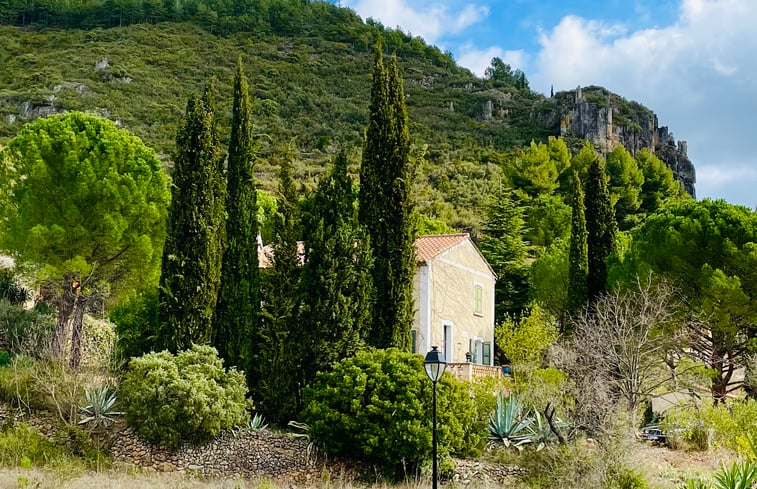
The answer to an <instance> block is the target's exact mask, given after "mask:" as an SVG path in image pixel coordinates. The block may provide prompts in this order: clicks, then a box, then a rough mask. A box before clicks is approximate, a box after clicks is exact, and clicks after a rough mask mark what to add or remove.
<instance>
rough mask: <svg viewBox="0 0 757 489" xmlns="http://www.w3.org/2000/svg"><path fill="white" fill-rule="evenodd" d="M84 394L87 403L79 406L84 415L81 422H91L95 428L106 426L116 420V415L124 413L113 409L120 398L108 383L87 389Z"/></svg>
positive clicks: (81, 413)
mask: <svg viewBox="0 0 757 489" xmlns="http://www.w3.org/2000/svg"><path fill="white" fill-rule="evenodd" d="M84 396H85V398H86V399H87V405H86V406H84V407H80V408H79V413H80V415H81V417H82V419H81V420H80V421H79V424H90V425H91V426H92V427H93V428H97V427H100V426H102V427H105V426H108V425H109V424H111V423H113V422H115V420H116V416H120V415H122V414H123V413H122V412H120V411H115V410H114V409H113V407H114V406H115V404H116V401H117V399H118V398H117V397H116V393H115V392H114V391H113V390H112V389H111V388H110V387H108V386H107V385H101V386H99V387H95V388H94V389H87V390H86V392H85V393H84Z"/></svg>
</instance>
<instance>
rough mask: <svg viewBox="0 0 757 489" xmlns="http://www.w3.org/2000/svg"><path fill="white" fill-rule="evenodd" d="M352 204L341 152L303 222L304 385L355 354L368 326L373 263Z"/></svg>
mask: <svg viewBox="0 0 757 489" xmlns="http://www.w3.org/2000/svg"><path fill="white" fill-rule="evenodd" d="M356 199H357V195H356V192H355V190H354V188H353V185H352V181H351V180H350V177H349V175H348V174H347V155H346V154H345V153H344V152H341V153H339V155H338V156H337V157H336V160H335V161H334V167H333V168H332V170H331V172H330V173H329V175H327V176H325V177H323V178H322V179H321V181H320V182H319V184H318V189H317V190H316V192H315V195H314V196H313V198H312V200H311V204H310V208H309V212H308V213H307V215H306V216H305V217H304V218H303V221H304V222H305V226H304V228H305V235H306V236H307V239H306V241H305V249H306V262H305V266H304V269H303V278H302V290H303V294H307V300H306V301H304V302H303V310H302V314H301V323H302V325H303V335H302V337H301V339H302V344H303V346H304V351H303V354H302V359H303V368H302V369H301V370H302V372H303V373H304V374H305V376H304V378H303V379H302V382H303V384H308V383H309V382H310V381H311V380H312V379H313V378H314V377H315V374H316V372H319V371H325V370H329V369H330V367H331V365H332V364H333V363H334V362H336V361H338V360H341V359H343V358H347V357H350V356H352V355H354V354H355V352H357V350H358V349H359V348H360V347H361V346H362V343H363V338H364V336H365V335H364V330H365V329H366V328H367V327H368V326H369V324H370V317H371V297H372V290H373V288H372V279H371V273H370V269H371V264H372V262H373V260H372V255H371V250H370V245H369V242H368V236H367V233H366V232H365V230H364V229H363V227H362V226H360V224H359V223H358V221H357V214H356V206H355V203H356Z"/></svg>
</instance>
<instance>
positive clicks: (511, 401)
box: [489, 393, 534, 450]
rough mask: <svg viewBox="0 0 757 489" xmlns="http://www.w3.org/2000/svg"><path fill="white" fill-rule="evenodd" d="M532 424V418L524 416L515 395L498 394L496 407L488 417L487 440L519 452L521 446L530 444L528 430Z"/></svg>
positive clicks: (530, 435)
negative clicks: (488, 433)
mask: <svg viewBox="0 0 757 489" xmlns="http://www.w3.org/2000/svg"><path fill="white" fill-rule="evenodd" d="M533 422H534V418H530V417H527V416H524V414H523V405H522V404H521V402H520V400H519V399H518V398H517V397H516V396H515V395H509V396H505V395H504V394H502V393H500V394H499V396H498V397H497V407H496V409H495V410H494V412H493V413H491V414H490V415H489V432H490V436H489V439H491V440H495V441H498V442H502V443H503V444H504V445H505V446H506V447H509V446H514V447H515V448H517V449H518V450H520V449H521V448H522V447H523V445H525V444H527V443H531V442H532V432H530V431H529V429H528V428H529V426H530V425H531V423H533Z"/></svg>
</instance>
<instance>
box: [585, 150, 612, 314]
mask: <svg viewBox="0 0 757 489" xmlns="http://www.w3.org/2000/svg"><path fill="white" fill-rule="evenodd" d="M586 233H587V234H586V244H587V246H588V260H587V262H588V265H589V269H588V273H587V280H586V284H587V289H586V290H587V296H588V299H589V301H590V302H594V301H595V300H596V299H597V297H598V296H599V295H600V294H602V293H603V292H604V291H605V287H606V285H607V258H608V257H609V256H610V255H611V254H612V253H613V252H614V251H615V235H616V234H617V224H616V223H615V211H614V210H613V207H612V202H611V201H610V192H609V191H608V189H607V173H606V171H605V163H604V161H602V159H601V158H600V157H599V156H596V157H595V158H594V160H593V161H592V162H591V164H590V165H589V172H588V175H587V180H586Z"/></svg>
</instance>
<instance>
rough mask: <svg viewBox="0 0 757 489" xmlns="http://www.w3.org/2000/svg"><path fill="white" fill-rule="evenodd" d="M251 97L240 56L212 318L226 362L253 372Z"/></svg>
mask: <svg viewBox="0 0 757 489" xmlns="http://www.w3.org/2000/svg"><path fill="white" fill-rule="evenodd" d="M250 109H251V108H250V95H249V89H248V87H247V79H246V77H245V75H244V70H243V67H242V58H241V57H240V58H239V62H238V65H237V72H236V76H235V78H234V108H233V116H232V125H231V140H230V142H229V159H228V170H227V172H228V173H227V175H228V183H227V189H228V199H227V203H226V213H227V221H226V231H227V233H228V238H229V244H228V247H227V248H226V253H225V254H224V258H223V267H222V271H221V291H220V294H219V296H218V304H217V306H216V310H215V317H214V318H213V346H215V347H216V349H217V350H218V354H219V355H220V356H221V358H223V359H225V360H226V364H227V366H235V367H238V368H239V369H242V370H244V371H245V372H248V373H249V371H250V369H249V360H250V357H249V356H250V352H251V351H252V331H253V330H255V329H257V321H258V314H259V309H260V299H259V297H258V289H259V275H260V272H259V269H258V249H257V234H258V224H257V192H256V189H255V176H254V173H253V165H254V163H255V151H256V145H255V143H254V141H253V135H252V119H251V110H250Z"/></svg>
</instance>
